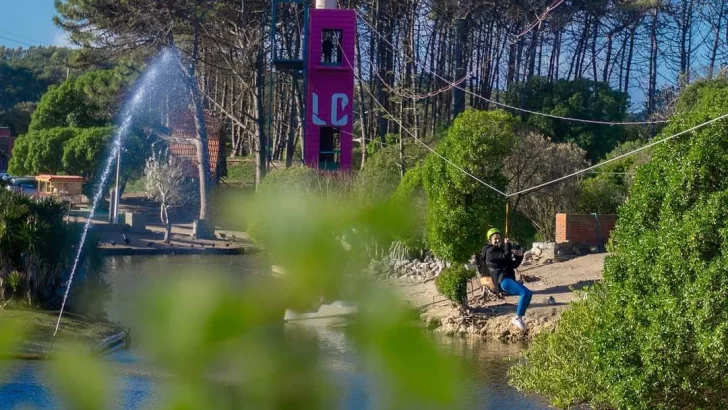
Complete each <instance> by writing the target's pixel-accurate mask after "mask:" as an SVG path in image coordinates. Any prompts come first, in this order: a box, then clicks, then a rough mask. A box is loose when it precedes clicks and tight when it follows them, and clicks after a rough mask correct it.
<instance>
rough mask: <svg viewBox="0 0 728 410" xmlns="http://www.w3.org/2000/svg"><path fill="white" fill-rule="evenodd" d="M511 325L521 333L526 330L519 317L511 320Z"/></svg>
mask: <svg viewBox="0 0 728 410" xmlns="http://www.w3.org/2000/svg"><path fill="white" fill-rule="evenodd" d="M511 323H512V324H513V326H515V327H517V328H519V329H521V331H525V330H526V323H524V322H523V318H522V317H520V316H516V317H514V318H513V319H512V320H511Z"/></svg>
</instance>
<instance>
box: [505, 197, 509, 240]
mask: <svg viewBox="0 0 728 410" xmlns="http://www.w3.org/2000/svg"><path fill="white" fill-rule="evenodd" d="M508 216H509V215H508V201H506V235H505V237H506V238H507V237H508Z"/></svg>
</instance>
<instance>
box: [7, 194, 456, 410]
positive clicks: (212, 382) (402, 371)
mask: <svg viewBox="0 0 728 410" xmlns="http://www.w3.org/2000/svg"><path fill="white" fill-rule="evenodd" d="M305 190H306V189H305V187H302V189H300V190H295V189H293V190H290V191H288V192H286V193H284V192H280V191H276V192H274V193H272V194H271V193H269V194H266V193H265V192H259V193H257V194H256V195H254V196H253V197H252V198H249V200H248V201H246V202H245V203H244V204H243V205H242V206H241V204H240V202H238V201H239V198H238V201H235V202H232V203H230V204H229V207H228V208H227V210H228V216H236V217H237V218H238V219H239V220H240V221H245V220H248V219H251V218H255V219H256V221H257V222H256V223H257V224H258V229H257V232H258V240H259V241H261V243H262V244H263V245H264V247H265V252H266V257H268V258H270V262H271V264H276V265H278V266H281V267H283V268H284V269H285V270H286V272H288V274H286V275H284V276H283V277H276V276H273V275H271V274H269V273H268V272H261V273H260V274H257V275H250V276H247V277H243V278H242V279H240V278H238V279H240V280H226V279H224V278H222V277H218V276H217V275H216V274H215V272H190V274H189V275H187V276H185V277H186V279H184V280H180V279H179V278H177V279H175V280H174V281H164V280H162V279H159V278H157V279H156V280H155V282H154V283H153V284H151V285H150V286H144V289H145V294H146V296H145V297H144V298H142V301H141V302H140V303H139V315H140V318H141V320H140V321H141V322H142V323H143V325H142V327H141V329H140V330H139V332H138V333H139V334H138V335H135V336H136V337H135V340H134V343H135V344H137V345H138V349H139V351H141V352H143V353H144V355H145V356H147V357H148V358H150V359H151V360H152V362H153V363H154V366H155V369H158V370H157V371H158V372H161V373H165V374H168V375H170V376H171V378H170V379H171V381H172V382H171V383H169V384H168V385H169V386H171V387H169V390H168V391H165V392H162V394H163V395H164V397H165V398H164V401H163V403H162V404H161V407H160V405H159V404H157V405H156V406H155V408H162V409H175V410H179V409H202V408H211V409H242V408H246V409H271V410H273V409H294V408H295V409H333V408H341V399H342V398H341V397H340V393H341V391H342V389H341V387H340V386H339V383H340V382H341V381H340V380H337V379H336V378H335V377H332V376H333V373H330V372H329V371H328V370H327V369H326V367H325V366H324V363H323V362H322V360H321V359H322V358H321V357H320V356H321V354H320V350H319V346H318V345H317V344H316V343H314V342H313V341H309V340H307V339H305V338H304V339H301V338H293V337H289V336H290V335H287V334H286V333H287V332H286V330H285V326H284V323H283V317H284V312H285V309H287V308H293V309H302V308H308V307H311V305H312V304H314V305H315V303H317V302H318V301H319V298H320V296H321V295H323V294H327V295H333V296H336V297H337V298H339V299H344V300H347V301H350V302H352V303H354V304H356V305H357V306H358V307H359V312H360V313H359V314H358V315H357V316H356V318H355V319H354V320H353V321H352V323H351V324H350V325H349V326H348V327H347V329H346V331H347V333H348V335H349V338H350V340H351V342H352V343H353V345H354V349H355V350H356V351H357V355H358V356H359V357H360V359H361V360H362V362H363V363H364V364H365V366H367V367H368V369H370V370H371V373H372V374H373V375H374V377H375V378H374V380H376V387H377V389H376V393H377V394H376V396H377V397H376V398H373V400H375V401H377V403H376V405H375V407H376V408H388V409H398V410H399V409H435V408H439V409H450V408H455V407H459V406H458V398H460V397H463V394H462V393H463V392H462V391H461V389H462V388H463V384H462V380H461V379H460V375H461V374H462V371H463V370H464V367H463V366H462V363H461V362H460V361H459V360H460V359H457V358H455V357H454V356H453V357H451V356H449V355H446V354H445V353H443V352H440V351H439V349H438V348H437V346H436V344H435V343H434V341H432V340H431V339H429V338H428V336H427V334H426V330H425V329H424V328H422V327H421V326H419V325H418V323H417V317H416V315H415V314H413V312H412V311H411V310H410V309H408V308H407V307H406V306H405V304H404V303H403V302H401V301H400V300H399V299H398V298H397V297H396V296H395V295H394V294H393V293H392V292H391V291H390V290H389V289H386V288H384V287H382V286H380V285H378V284H377V283H374V282H373V281H370V280H369V279H368V278H367V277H366V276H365V275H364V274H361V273H360V272H362V271H363V268H364V267H365V266H366V265H367V263H368V260H367V257H366V255H365V252H360V251H359V250H360V249H361V246H363V244H367V243H371V242H377V241H379V242H387V241H390V240H391V238H392V237H395V236H400V235H404V234H406V232H405V231H407V230H409V229H411V228H412V224H411V222H410V221H411V219H412V218H411V214H412V213H411V212H409V209H408V207H407V206H404V204H403V203H402V202H399V201H398V202H397V204H396V205H395V204H392V203H390V202H387V203H384V204H367V205H363V204H361V203H356V202H354V201H351V200H347V199H345V198H342V197H341V196H337V197H336V198H334V196H335V195H334V196H330V197H324V196H315V195H309V194H307V193H306V192H305ZM241 209H243V210H244V212H241V211H240V210H241ZM228 279H229V278H228ZM233 282H234V283H233ZM4 335H5V327H4V326H3V327H0V350H3V348H4V346H3V345H2V343H3V342H4V340H5V339H4V338H3V336H4ZM56 351H57V359H56V360H55V361H53V372H52V375H54V376H55V381H56V385H57V386H58V387H59V389H60V390H59V396H60V397H62V398H63V399H64V400H65V401H66V403H67V404H68V407H69V408H74V409H82V410H85V409H89V410H90V409H104V408H110V406H112V405H113V404H114V403H115V402H116V401H115V400H116V399H115V394H114V385H113V382H112V377H111V376H112V373H111V370H110V369H109V368H108V367H107V364H105V363H104V362H103V361H99V360H98V359H93V358H91V357H90V356H88V355H86V354H85V353H79V352H82V350H80V349H71V348H69V347H68V346H64V347H63V348H58V349H56ZM166 385H167V384H166V383H165V386H166Z"/></svg>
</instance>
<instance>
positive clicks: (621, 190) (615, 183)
mask: <svg viewBox="0 0 728 410" xmlns="http://www.w3.org/2000/svg"><path fill="white" fill-rule="evenodd" d="M642 145H644V144H643V143H642V142H640V141H630V142H626V143H624V144H620V145H619V146H617V148H615V149H614V150H613V151H612V152H610V153H609V154H608V155H607V158H606V159H607V160H609V159H612V158H615V157H618V156H620V155H622V154H626V153H628V152H631V151H634V150H635V149H637V148H639V147H641V146H642ZM650 152H651V149H646V150H643V151H640V152H638V153H637V154H634V155H631V156H628V157H625V158H623V159H620V160H617V161H613V162H610V163H608V164H606V165H604V166H602V167H600V168H599V169H598V171H596V172H597V174H596V175H595V176H593V177H591V178H587V179H585V180H584V182H582V185H581V190H582V193H581V197H580V198H579V205H578V208H579V211H580V212H583V213H592V212H597V213H600V214H614V213H616V212H617V208H619V206H620V205H622V204H623V203H624V201H626V200H627V192H628V191H629V188H630V186H631V185H632V180H633V174H634V172H635V171H636V170H637V168H638V167H639V166H640V165H643V164H645V163H647V162H648V161H649V160H650Z"/></svg>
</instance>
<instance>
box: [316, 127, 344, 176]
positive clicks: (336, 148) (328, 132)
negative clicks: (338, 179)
mask: <svg viewBox="0 0 728 410" xmlns="http://www.w3.org/2000/svg"><path fill="white" fill-rule="evenodd" d="M340 152H341V132H340V131H339V129H338V128H331V127H321V139H320V140H319V168H322V169H337V168H338V166H339V153H340Z"/></svg>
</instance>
